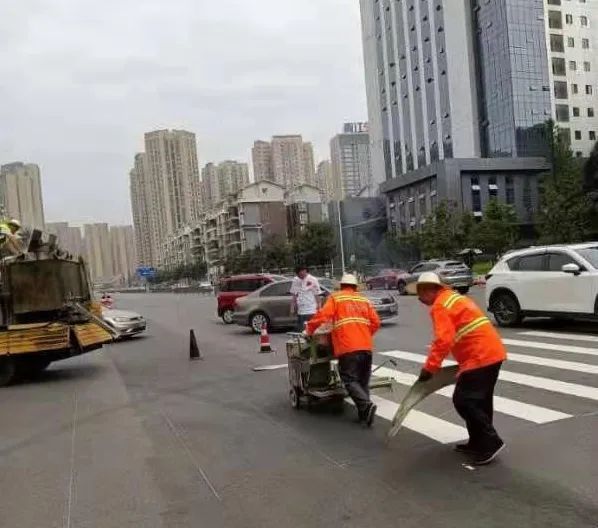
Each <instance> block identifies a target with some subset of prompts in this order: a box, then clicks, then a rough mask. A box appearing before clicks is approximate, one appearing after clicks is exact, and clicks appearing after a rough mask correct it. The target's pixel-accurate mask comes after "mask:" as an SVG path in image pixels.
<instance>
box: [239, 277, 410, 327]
mask: <svg viewBox="0 0 598 528" xmlns="http://www.w3.org/2000/svg"><path fill="white" fill-rule="evenodd" d="M291 284H292V281H282V282H276V283H273V284H268V285H267V286H264V287H262V288H260V289H259V290H256V291H254V292H252V293H250V294H249V295H247V296H245V297H241V298H239V299H237V300H236V302H235V313H234V315H233V322H234V323H235V324H238V325H240V326H248V327H250V328H251V329H252V330H253V331H254V332H255V333H256V334H257V333H259V332H260V330H261V328H262V325H263V324H266V325H268V328H269V329H285V328H292V327H294V326H295V325H296V321H297V316H296V315H294V314H293V313H292V312H291V306H292V296H291ZM321 289H322V291H323V295H322V297H323V298H326V297H328V295H330V291H329V290H328V289H327V288H325V287H322V286H321ZM363 294H364V295H365V296H366V297H367V298H368V299H370V301H371V302H372V304H373V305H374V308H375V309H376V312H377V313H378V315H379V316H380V319H382V320H387V319H391V318H395V317H398V314H399V306H398V303H397V300H396V298H395V297H394V296H393V295H392V294H389V293H386V292H376V291H371V292H369V291H368V292H363Z"/></svg>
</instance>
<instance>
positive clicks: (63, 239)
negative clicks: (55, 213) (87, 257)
mask: <svg viewBox="0 0 598 528" xmlns="http://www.w3.org/2000/svg"><path fill="white" fill-rule="evenodd" d="M46 231H47V232H48V233H50V234H52V235H56V237H57V238H58V247H60V248H61V249H64V250H65V251H68V252H69V253H72V254H73V255H83V254H84V247H83V237H82V236H81V228H80V227H76V226H70V225H69V223H68V222H48V223H46Z"/></svg>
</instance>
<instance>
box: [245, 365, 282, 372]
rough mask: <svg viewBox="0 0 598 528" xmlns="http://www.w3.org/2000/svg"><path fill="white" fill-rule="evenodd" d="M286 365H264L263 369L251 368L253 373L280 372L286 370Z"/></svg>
mask: <svg viewBox="0 0 598 528" xmlns="http://www.w3.org/2000/svg"><path fill="white" fill-rule="evenodd" d="M288 366H289V365H288V363H285V364H284V365H265V366H263V367H253V371H254V372H261V371H263V370H280V369H285V368H288Z"/></svg>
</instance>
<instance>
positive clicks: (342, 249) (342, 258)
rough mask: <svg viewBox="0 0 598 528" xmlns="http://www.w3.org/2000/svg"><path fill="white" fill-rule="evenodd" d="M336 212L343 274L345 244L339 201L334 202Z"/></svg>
mask: <svg viewBox="0 0 598 528" xmlns="http://www.w3.org/2000/svg"><path fill="white" fill-rule="evenodd" d="M336 212H337V215H338V240H339V242H340V248H341V272H342V273H343V274H344V273H345V244H344V240H343V224H342V220H341V201H340V200H338V201H337V202H336Z"/></svg>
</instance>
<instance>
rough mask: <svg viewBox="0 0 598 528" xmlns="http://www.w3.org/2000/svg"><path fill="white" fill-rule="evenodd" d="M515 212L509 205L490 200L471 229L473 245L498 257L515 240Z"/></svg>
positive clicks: (516, 230) (516, 226)
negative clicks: (479, 220)
mask: <svg viewBox="0 0 598 528" xmlns="http://www.w3.org/2000/svg"><path fill="white" fill-rule="evenodd" d="M518 231H519V228H518V222H517V214H516V213H515V210H514V209H513V207H512V206H511V205H507V204H504V203H500V202H499V201H497V200H490V202H488V205H487V206H486V208H485V209H484V216H483V217H482V221H481V222H480V223H479V224H477V225H476V226H475V228H474V229H473V233H472V234H473V240H474V243H475V244H474V245H475V246H476V247H478V248H480V249H482V250H484V251H485V252H486V253H489V254H491V255H494V256H495V257H498V256H499V255H500V254H502V253H504V252H505V251H506V250H507V249H508V248H510V247H512V246H513V245H514V243H515V242H516V241H517V234H518Z"/></svg>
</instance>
